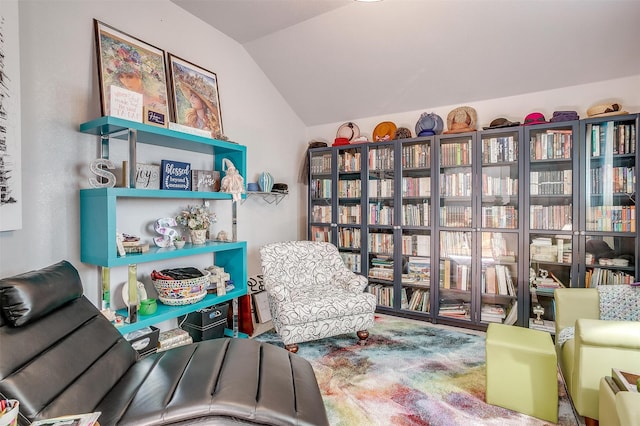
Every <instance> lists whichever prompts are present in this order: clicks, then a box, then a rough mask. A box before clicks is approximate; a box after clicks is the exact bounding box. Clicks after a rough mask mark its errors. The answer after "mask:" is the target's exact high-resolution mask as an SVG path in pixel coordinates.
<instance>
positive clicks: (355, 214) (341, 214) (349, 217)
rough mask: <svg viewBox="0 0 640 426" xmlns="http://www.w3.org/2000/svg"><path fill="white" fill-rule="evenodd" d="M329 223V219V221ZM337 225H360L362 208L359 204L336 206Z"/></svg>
mask: <svg viewBox="0 0 640 426" xmlns="http://www.w3.org/2000/svg"><path fill="white" fill-rule="evenodd" d="M329 222H331V219H329ZM338 223H343V224H351V225H356V224H360V223H362V208H361V207H360V204H356V205H351V206H338Z"/></svg>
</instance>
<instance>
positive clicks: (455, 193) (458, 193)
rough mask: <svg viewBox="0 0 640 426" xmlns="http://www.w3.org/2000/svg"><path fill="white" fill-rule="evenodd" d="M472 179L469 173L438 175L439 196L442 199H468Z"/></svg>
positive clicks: (470, 192)
mask: <svg viewBox="0 0 640 426" xmlns="http://www.w3.org/2000/svg"><path fill="white" fill-rule="evenodd" d="M472 187H473V178H472V175H471V172H470V171H467V172H447V173H441V174H440V195H442V196H443V197H470V196H471V194H472Z"/></svg>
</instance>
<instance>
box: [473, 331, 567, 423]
mask: <svg viewBox="0 0 640 426" xmlns="http://www.w3.org/2000/svg"><path fill="white" fill-rule="evenodd" d="M486 352H487V385H486V386H487V388H486V400H487V403H488V404H493V405H499V406H500V407H504V408H508V409H510V410H514V411H518V412H520V413H523V414H527V415H529V416H534V417H537V418H539V419H543V420H547V421H550V422H553V423H557V422H558V367H557V358H556V352H555V349H554V346H553V340H552V339H551V335H550V334H549V333H547V332H544V331H539V330H531V329H528V328H522V327H516V326H510V325H504V324H498V323H491V324H489V328H488V329H487V340H486Z"/></svg>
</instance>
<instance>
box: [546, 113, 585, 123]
mask: <svg viewBox="0 0 640 426" xmlns="http://www.w3.org/2000/svg"><path fill="white" fill-rule="evenodd" d="M573 120H580V116H579V115H578V113H577V112H576V111H553V117H551V120H549V122H551V123H559V122H561V121H573Z"/></svg>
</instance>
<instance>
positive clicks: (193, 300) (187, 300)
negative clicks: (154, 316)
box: [158, 290, 207, 306]
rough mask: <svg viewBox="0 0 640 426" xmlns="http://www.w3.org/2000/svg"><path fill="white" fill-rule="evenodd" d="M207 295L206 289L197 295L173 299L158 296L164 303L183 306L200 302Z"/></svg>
mask: <svg viewBox="0 0 640 426" xmlns="http://www.w3.org/2000/svg"><path fill="white" fill-rule="evenodd" d="M206 296H207V291H206V290H205V291H203V292H202V293H200V294H197V295H195V296H191V297H183V298H180V299H172V298H166V297H162V296H158V299H160V302H162V303H164V304H165V305H169V306H182V305H191V304H192V303H198V302H199V301H201V300H202V299H204V298H205V297H206Z"/></svg>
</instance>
